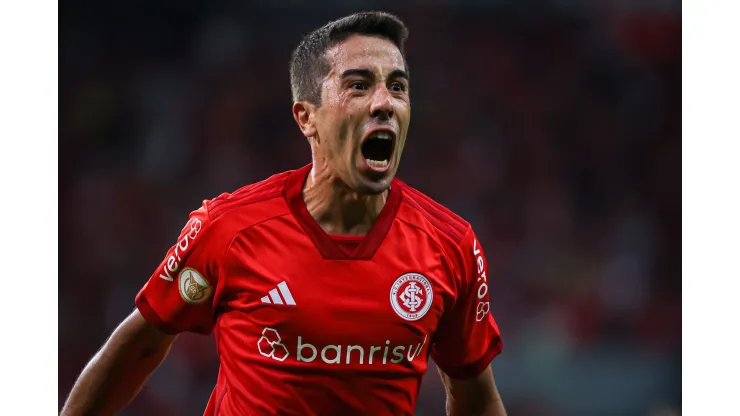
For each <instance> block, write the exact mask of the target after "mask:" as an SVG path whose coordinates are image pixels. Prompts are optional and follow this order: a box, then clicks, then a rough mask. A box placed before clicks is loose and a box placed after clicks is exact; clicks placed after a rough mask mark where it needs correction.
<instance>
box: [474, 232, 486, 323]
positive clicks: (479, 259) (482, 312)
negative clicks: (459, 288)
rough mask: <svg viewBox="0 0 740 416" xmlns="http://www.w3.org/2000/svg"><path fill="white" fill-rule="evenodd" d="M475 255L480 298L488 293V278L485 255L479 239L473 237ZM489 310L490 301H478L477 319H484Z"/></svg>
mask: <svg viewBox="0 0 740 416" xmlns="http://www.w3.org/2000/svg"><path fill="white" fill-rule="evenodd" d="M473 257H474V258H475V263H476V264H477V265H478V273H477V274H478V280H477V282H478V283H479V285H478V299H483V298H484V297H485V296H486V295H487V294H488V278H487V277H486V271H485V263H484V261H483V255H482V254H481V252H480V248H478V240H476V239H473ZM489 310H490V305H489V303H488V302H483V301H482V300H481V301H480V302H478V306H477V307H476V309H475V320H476V321H478V322H480V321H482V320H483V318H485V317H486V315H487V314H488V311H489Z"/></svg>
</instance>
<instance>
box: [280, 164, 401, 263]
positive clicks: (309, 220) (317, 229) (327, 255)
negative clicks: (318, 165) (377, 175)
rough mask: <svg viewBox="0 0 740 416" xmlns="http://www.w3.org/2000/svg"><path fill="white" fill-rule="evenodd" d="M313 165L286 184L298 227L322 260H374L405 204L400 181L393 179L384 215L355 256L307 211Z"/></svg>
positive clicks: (288, 179) (369, 232) (302, 170)
mask: <svg viewBox="0 0 740 416" xmlns="http://www.w3.org/2000/svg"><path fill="white" fill-rule="evenodd" d="M311 166H312V164H308V165H306V166H304V167H302V168H300V169H297V170H294V171H293V172H292V173H290V175H288V178H287V179H286V182H285V192H284V195H285V200H286V202H287V203H288V206H289V207H290V211H291V212H292V213H293V216H294V217H295V219H296V221H298V224H300V225H301V228H303V231H304V232H305V233H306V234H307V235H308V237H309V238H310V239H311V241H313V244H314V246H316V249H317V250H318V251H319V253H320V254H321V256H322V257H323V258H324V259H326V260H370V259H372V257H373V255H375V252H376V251H378V248H379V247H380V244H381V243H382V242H383V239H384V238H385V236H386V235H387V234H388V231H389V230H390V228H391V225H392V224H393V219H394V218H395V216H396V212H397V211H398V207H399V206H400V204H401V193H402V189H401V186H402V185H401V182H400V181H399V180H397V179H396V178H393V181H392V182H391V188H392V190H391V192H389V194H388V199H386V201H385V205H384V206H383V209H382V210H381V211H380V215H378V218H376V219H375V223H374V224H373V225H372V227H371V228H370V231H368V233H367V234H366V235H365V236H364V238H363V239H362V242H361V243H360V245H359V246H357V249H355V250H354V252H352V253H351V254H350V253H346V252H345V251H344V250H342V248H341V247H340V246H339V244H337V242H336V241H334V239H333V238H332V237H331V236H330V235H328V234H327V233H326V232H325V231H324V229H323V228H321V226H320V225H319V223H318V222H316V220H315V219H314V218H313V217H312V216H311V214H310V213H309V212H308V208H307V207H306V202H305V201H304V199H303V184H304V183H305V181H306V177H307V176H308V174H309V172H311Z"/></svg>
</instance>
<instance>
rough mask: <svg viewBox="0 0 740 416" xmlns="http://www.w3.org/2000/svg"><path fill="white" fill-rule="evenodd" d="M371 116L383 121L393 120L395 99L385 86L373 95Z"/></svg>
mask: <svg viewBox="0 0 740 416" xmlns="http://www.w3.org/2000/svg"><path fill="white" fill-rule="evenodd" d="M370 116H372V117H377V118H379V119H381V120H389V119H391V118H393V99H392V98H391V93H390V91H388V88H386V87H385V86H384V85H382V86H380V87H378V88H377V89H376V90H375V93H374V94H373V100H372V104H371V105H370Z"/></svg>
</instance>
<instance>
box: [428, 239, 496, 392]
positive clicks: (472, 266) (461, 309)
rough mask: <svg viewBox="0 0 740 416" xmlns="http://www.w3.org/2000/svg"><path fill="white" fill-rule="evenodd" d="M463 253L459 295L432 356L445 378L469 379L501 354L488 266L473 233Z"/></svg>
mask: <svg viewBox="0 0 740 416" xmlns="http://www.w3.org/2000/svg"><path fill="white" fill-rule="evenodd" d="M460 249H461V253H460V254H461V256H462V259H463V260H462V267H461V270H460V274H461V276H460V277H461V282H460V285H459V292H458V294H457V298H456V299H455V304H454V306H453V307H452V309H451V310H449V311H447V312H445V314H444V315H443V317H442V321H441V322H440V326H439V329H438V332H437V334H436V336H435V343H434V345H433V346H432V352H431V354H432V359H434V362H435V363H437V366H438V367H439V368H440V369H441V370H442V371H444V372H445V374H447V375H448V376H450V377H452V378H455V379H466V378H471V377H475V376H476V375H478V374H480V373H481V372H482V371H483V370H485V369H486V367H488V365H489V364H490V363H491V360H493V358H494V357H495V356H496V355H498V354H499V353H500V352H501V348H502V343H501V335H500V333H499V330H498V325H497V324H496V321H495V320H494V319H493V315H492V314H491V313H490V298H489V291H488V287H489V286H488V279H489V276H488V264H487V262H486V258H485V255H484V254H483V249H482V248H481V246H480V242H479V241H478V240H477V239H476V238H475V234H474V233H473V230H472V229H468V232H467V233H466V234H465V237H464V238H463V241H462V243H461V247H460Z"/></svg>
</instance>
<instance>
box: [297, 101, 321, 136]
mask: <svg viewBox="0 0 740 416" xmlns="http://www.w3.org/2000/svg"><path fill="white" fill-rule="evenodd" d="M315 117H316V106H315V105H313V104H311V103H309V102H308V101H297V102H295V103H293V118H294V119H295V122H296V123H298V128H300V129H301V133H303V135H304V136H306V138H310V137H314V136H315V135H316V123H315Z"/></svg>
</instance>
